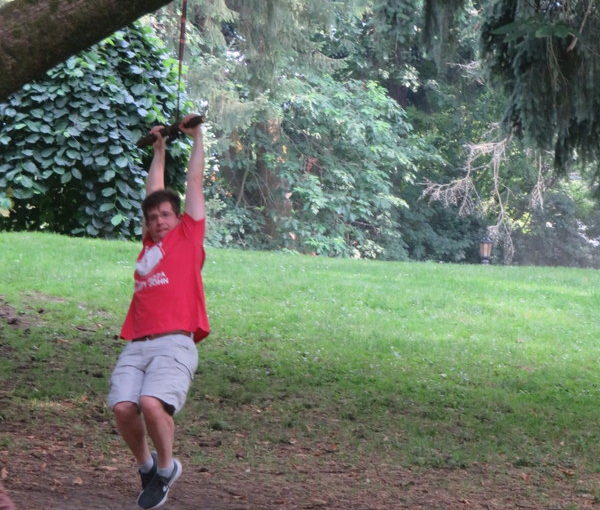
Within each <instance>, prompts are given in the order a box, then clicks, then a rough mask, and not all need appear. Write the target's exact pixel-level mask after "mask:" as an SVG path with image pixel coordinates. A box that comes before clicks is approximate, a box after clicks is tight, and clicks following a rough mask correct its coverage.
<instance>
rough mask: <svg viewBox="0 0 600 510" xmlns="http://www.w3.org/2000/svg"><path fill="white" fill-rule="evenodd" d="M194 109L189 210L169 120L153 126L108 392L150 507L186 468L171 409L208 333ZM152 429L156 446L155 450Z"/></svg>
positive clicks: (179, 402) (182, 395)
mask: <svg viewBox="0 0 600 510" xmlns="http://www.w3.org/2000/svg"><path fill="white" fill-rule="evenodd" d="M192 117H194V116H193V115H188V116H187V117H185V118H184V119H183V121H182V122H181V123H180V124H179V129H180V130H181V131H182V132H183V133H185V134H187V135H189V136H191V137H192V139H193V146H192V152H191V155H190V159H189V163H188V171H187V185H186V186H187V188H186V195H185V210H184V213H183V214H181V213H180V199H179V195H178V194H177V193H175V192H174V191H172V190H169V189H165V185H164V172H165V155H166V139H165V138H164V136H163V134H161V129H163V128H162V126H155V127H154V128H152V130H151V131H150V133H151V134H153V135H155V138H156V141H155V142H154V144H153V147H154V157H153V159H152V163H151V165H150V169H149V171H148V177H147V181H146V198H145V199H144V201H143V202H142V211H143V216H144V234H143V247H142V251H141V253H140V254H139V256H138V258H137V262H136V266H135V267H136V268H135V273H134V280H135V290H134V294H133V298H132V301H131V304H130V307H129V311H128V313H127V316H126V318H125V322H124V324H123V327H122V330H121V337H122V338H124V339H126V340H130V342H129V343H128V344H127V345H126V347H125V348H124V349H123V352H122V353H121V355H120V357H119V359H118V361H117V364H116V366H115V368H114V371H113V373H112V376H111V382H110V392H109V396H108V404H109V406H110V407H111V408H112V409H113V411H114V414H115V418H116V422H117V429H118V430H119V433H120V434H121V436H122V437H123V439H124V440H125V442H126V443H127V445H128V446H129V448H130V450H131V452H132V453H133V455H134V457H135V459H136V461H137V463H138V467H139V473H140V476H141V480H142V491H141V493H140V494H139V496H138V500H137V503H138V505H139V506H140V507H141V508H145V509H150V508H157V507H159V506H161V505H162V504H164V503H165V501H166V500H167V494H168V492H169V489H170V487H171V486H172V485H173V483H174V482H175V480H177V478H179V476H180V475H181V472H182V467H181V463H180V461H179V460H178V459H176V458H174V457H173V443H174V439H175V423H174V420H173V416H174V415H175V414H176V413H177V412H178V411H180V410H181V408H182V406H183V404H184V402H185V399H186V395H187V392H188V389H189V387H190V384H191V381H192V378H193V375H194V372H195V371H196V368H197V365H198V351H197V349H196V345H195V343H196V342H199V341H200V340H202V339H203V338H204V337H206V336H207V335H208V333H209V325H208V319H207V315H206V308H205V301H204V290H203V285H202V276H201V273H200V271H201V268H202V265H203V263H204V248H203V240H204V229H205V214H204V194H203V177H204V147H203V139H202V127H201V126H200V125H196V126H195V127H186V123H188V122H189V120H190V119H191V118H192ZM188 125H189V124H188ZM163 132H164V129H163ZM146 434H147V435H148V436H149V437H150V439H151V440H152V443H153V444H154V448H155V449H156V451H153V452H151V451H150V449H149V446H148V443H147V440H146Z"/></svg>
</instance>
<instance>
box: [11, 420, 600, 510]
mask: <svg viewBox="0 0 600 510" xmlns="http://www.w3.org/2000/svg"><path fill="white" fill-rule="evenodd" d="M43 432H44V431H43V430H38V434H36V435H32V434H28V435H27V436H21V437H17V436H19V433H18V432H17V431H13V432H11V435H12V436H13V441H12V442H13V444H14V445H15V446H16V445H17V444H19V443H21V444H22V443H23V441H24V440H27V441H29V445H30V447H29V448H28V449H27V448H23V449H21V448H19V449H18V450H17V449H13V448H11V452H9V451H8V450H2V451H0V465H2V466H3V467H4V470H3V476H4V478H5V481H4V483H5V485H6V488H7V490H8V491H9V494H10V495H11V497H12V498H13V500H14V501H15V503H16V504H17V505H18V508H19V509H21V510H38V509H47V508H52V509H58V510H100V509H106V510H134V509H135V508H137V507H136V505H135V498H136V496H137V491H138V487H137V483H138V480H137V477H136V475H135V473H134V471H133V466H132V465H131V463H128V462H125V461H119V460H118V458H115V457H104V456H103V454H102V453H100V452H97V451H90V450H89V449H88V445H87V444H82V443H81V442H80V441H77V440H75V441H73V442H72V443H69V444H67V443H65V442H64V441H63V440H62V439H58V440H56V441H48V437H51V436H52V431H51V430H50V431H48V432H49V433H50V435H49V436H44V435H43ZM117 453H118V454H119V455H120V454H122V453H123V452H122V450H121V449H120V451H119V452H117ZM8 458H10V459H11V460H10V463H9V462H8ZM93 458H95V460H91V459H93ZM182 461H183V463H184V473H183V475H182V478H181V479H180V480H179V481H178V483H177V484H176V485H175V487H174V488H173V489H172V491H171V495H170V497H169V501H168V503H167V505H165V507H164V508H165V509H170V510H201V509H207V510H208V509H210V510H284V509H285V510H293V509H323V510H325V509H326V510H396V509H411V510H412V509H414V510H418V509H451V510H453V509H465V510H471V509H473V510H474V509H485V510H500V509H502V510H506V509H547V510H558V509H561V510H574V509H587V508H590V509H591V508H597V506H596V499H595V496H594V490H595V489H594V487H597V486H598V485H599V484H600V478H599V477H598V476H594V477H587V478H583V477H581V478H580V477H578V474H577V473H576V472H569V473H557V474H555V475H554V477H550V476H547V474H545V475H544V476H542V475H540V474H539V473H536V472H534V471H531V470H529V471H527V470H517V469H503V470H501V469H498V468H491V467H489V466H474V467H472V468H470V469H468V470H462V469H455V470H426V471H412V470H408V469H402V468H398V467H393V466H386V465H378V464H376V463H372V462H371V463H368V464H364V465H360V466H354V465H347V464H343V463H339V462H337V461H336V460H335V459H333V458H332V459H331V460H328V461H327V462H325V463H324V462H322V459H321V460H320V461H319V462H315V460H314V459H311V458H310V457H309V456H305V457H302V456H299V454H298V452H293V451H282V452H281V462H280V463H279V464H278V465H272V466H271V467H270V468H269V469H259V470H253V469H251V468H249V467H247V466H246V465H244V464H243V463H239V464H235V463H232V465H231V466H229V467H225V468H222V469H220V470H218V471H215V472H210V471H207V470H206V468H201V467H194V463H193V462H192V460H191V459H190V458H185V457H182ZM302 461H303V462H302Z"/></svg>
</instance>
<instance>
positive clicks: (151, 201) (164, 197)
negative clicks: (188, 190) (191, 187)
mask: <svg viewBox="0 0 600 510" xmlns="http://www.w3.org/2000/svg"><path fill="white" fill-rule="evenodd" d="M163 202H170V203H171V206H172V207H173V212H174V213H175V214H176V215H177V216H179V213H180V210H181V198H180V197H179V194H178V193H177V192H176V191H173V190H172V189H169V188H165V189H159V190H157V191H154V192H152V193H150V194H149V195H148V196H147V197H146V198H144V201H143V202H142V212H143V213H144V219H146V221H147V220H148V211H150V210H151V209H155V208H156V207H158V206H159V205H160V204H162V203H163Z"/></svg>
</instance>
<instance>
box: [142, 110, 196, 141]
mask: <svg viewBox="0 0 600 510" xmlns="http://www.w3.org/2000/svg"><path fill="white" fill-rule="evenodd" d="M203 123H204V116H203V115H195V116H194V117H192V118H191V119H190V120H188V121H187V122H186V123H185V124H184V126H185V127H186V128H193V127H196V126H197V125H199V124H203ZM180 133H181V130H180V129H179V124H178V123H175V124H171V125H169V126H165V127H164V128H162V129H161V130H160V134H161V135H162V136H164V137H165V138H167V139H168V140H175V138H177V137H178V136H179V135H180ZM154 142H156V135H155V134H149V135H146V136H144V137H142V138H140V139H139V140H138V141H137V143H136V145H137V146H138V147H139V148H140V149H141V148H142V147H146V146H148V145H152V144H153V143H154Z"/></svg>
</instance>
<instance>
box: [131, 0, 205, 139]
mask: <svg viewBox="0 0 600 510" xmlns="http://www.w3.org/2000/svg"><path fill="white" fill-rule="evenodd" d="M186 21H187V0H182V3H181V22H180V26H179V57H178V60H179V69H178V74H177V107H176V110H175V122H174V123H173V124H170V125H169V126H165V127H163V128H162V129H161V130H160V134H161V135H162V136H164V137H165V138H167V140H168V141H170V142H171V141H173V140H175V139H176V138H178V137H179V135H180V134H181V130H180V129H179V124H180V122H181V121H180V111H179V103H180V96H181V70H182V67H183V53H184V51H185V24H186ZM203 122H204V116H202V115H196V116H194V117H192V118H191V119H190V120H188V121H187V122H186V124H185V127H186V128H192V127H195V126H197V125H198V124H202V123H203ZM155 141H156V135H154V134H149V135H146V136H144V137H142V138H140V139H139V140H138V141H137V143H136V145H137V146H138V147H140V148H142V147H146V146H148V145H152V144H153V143H154V142H155Z"/></svg>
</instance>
